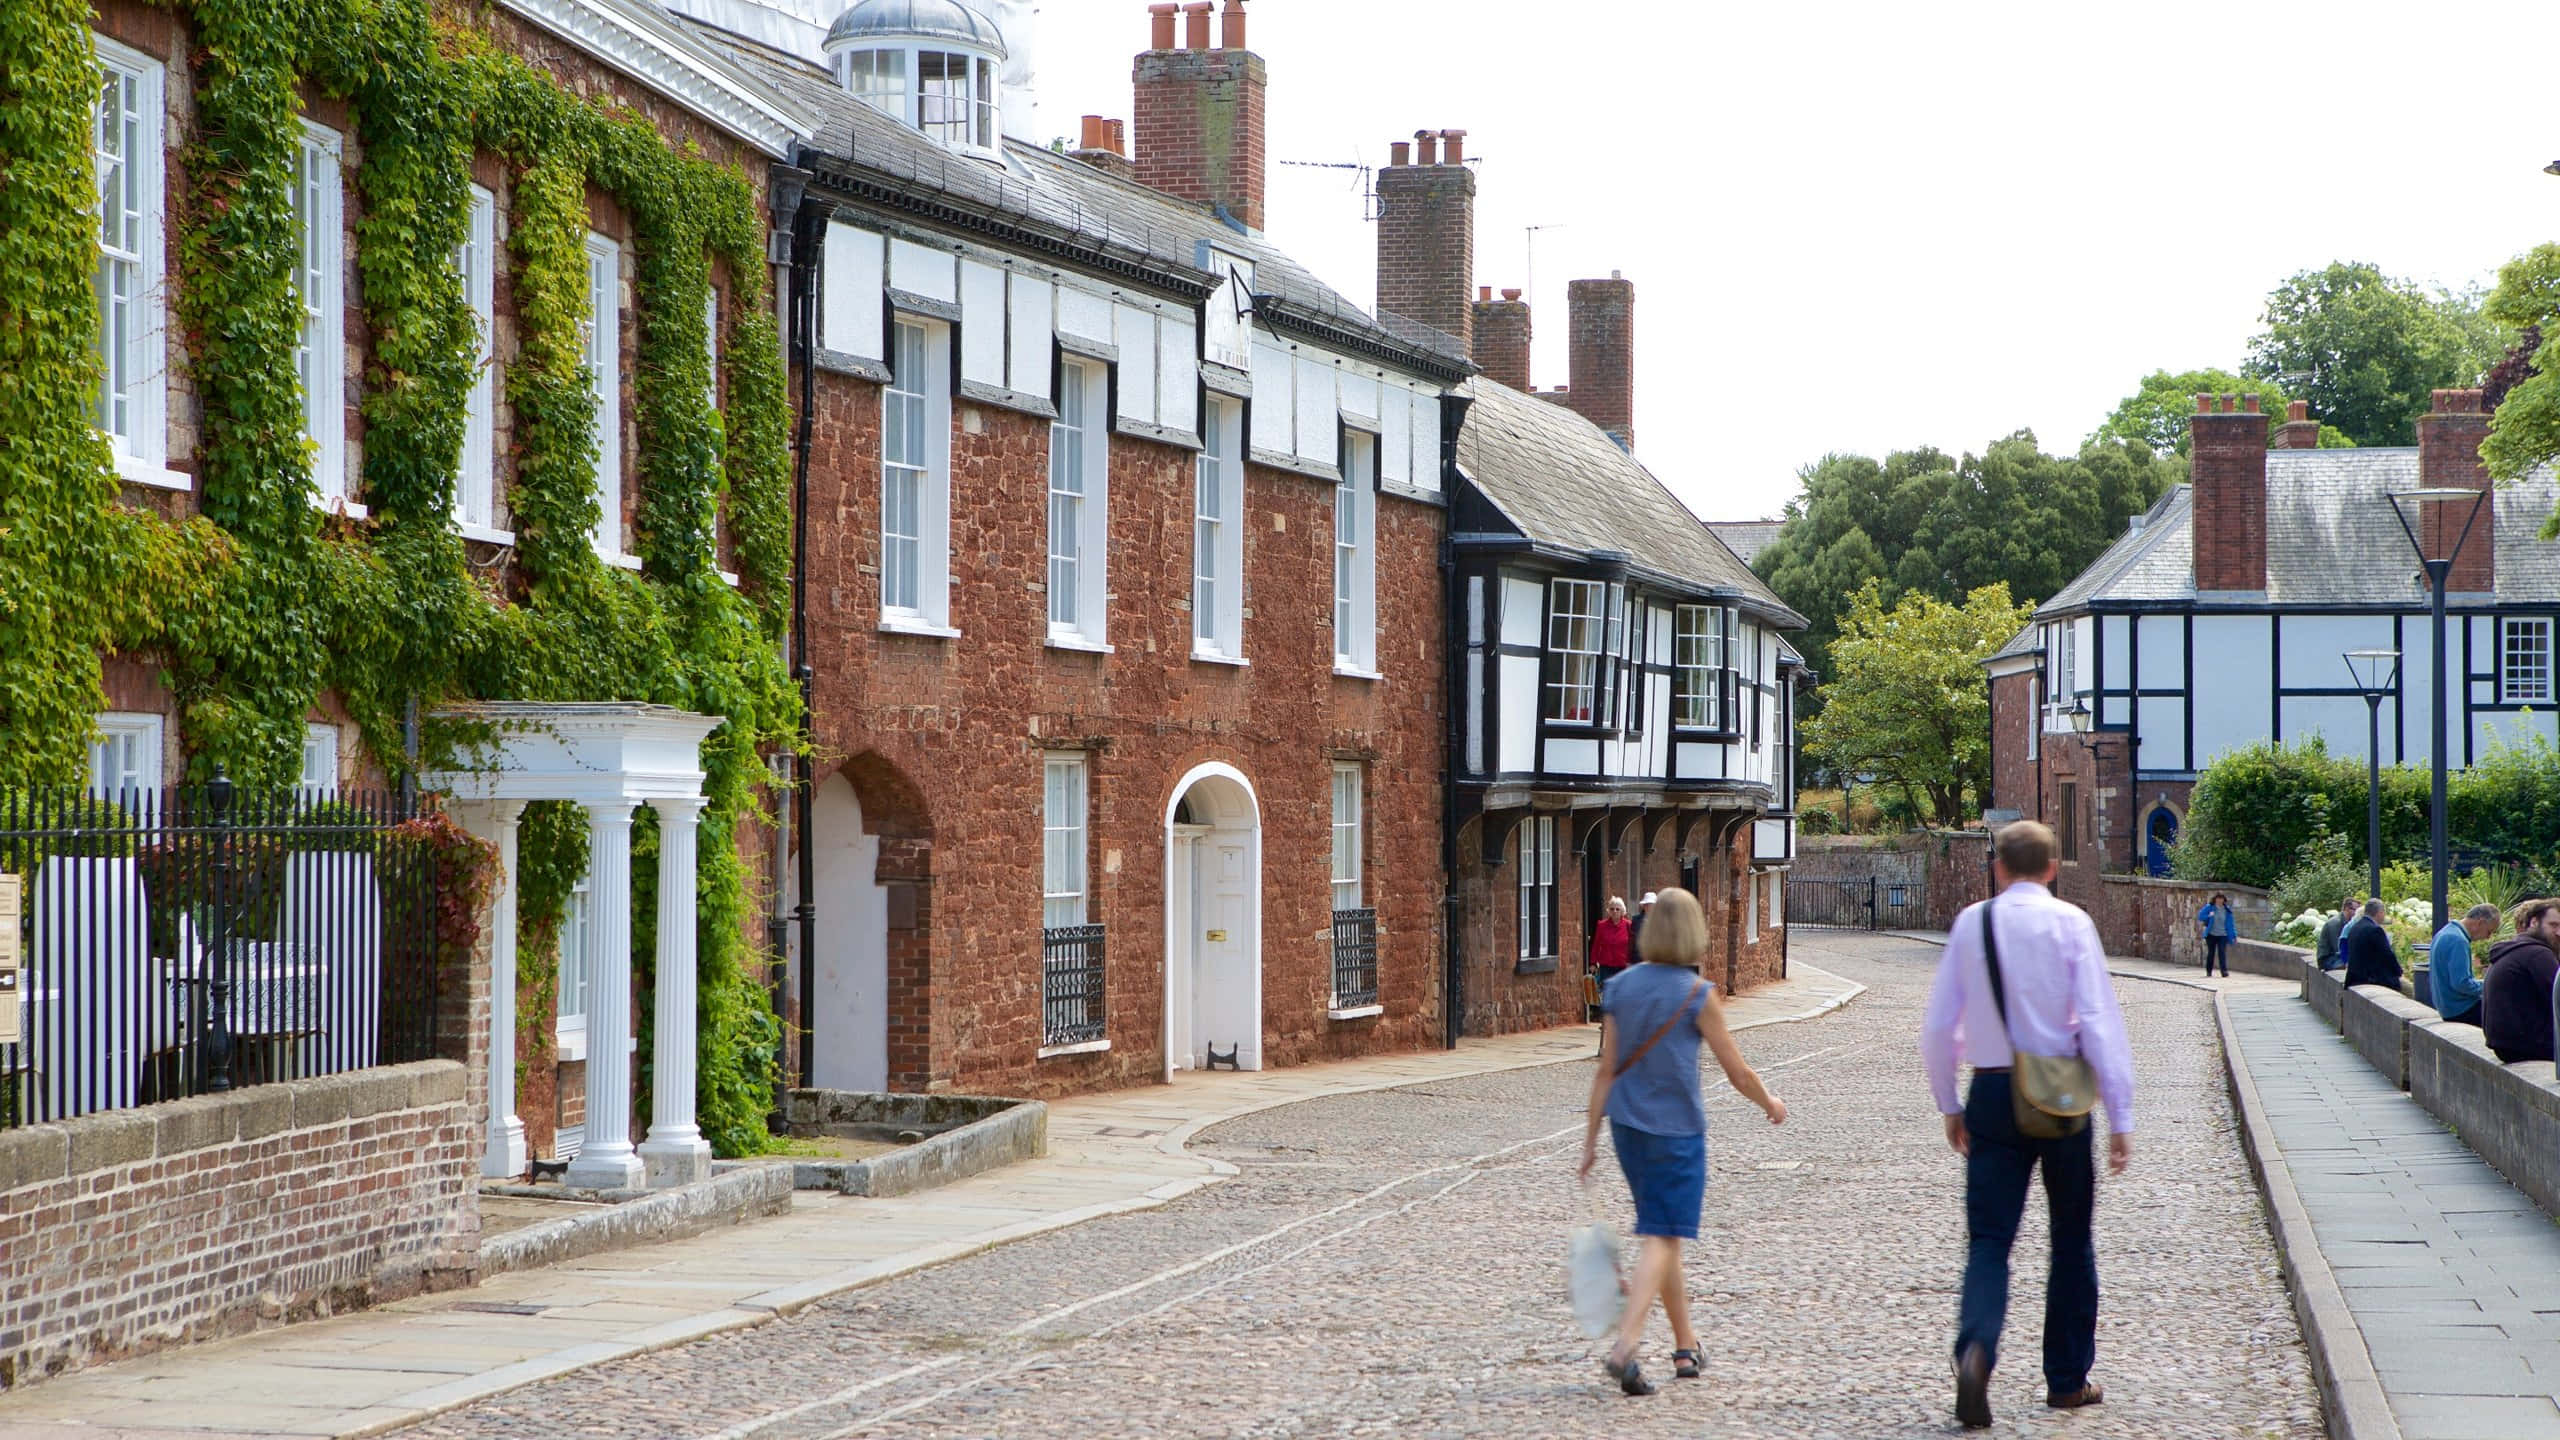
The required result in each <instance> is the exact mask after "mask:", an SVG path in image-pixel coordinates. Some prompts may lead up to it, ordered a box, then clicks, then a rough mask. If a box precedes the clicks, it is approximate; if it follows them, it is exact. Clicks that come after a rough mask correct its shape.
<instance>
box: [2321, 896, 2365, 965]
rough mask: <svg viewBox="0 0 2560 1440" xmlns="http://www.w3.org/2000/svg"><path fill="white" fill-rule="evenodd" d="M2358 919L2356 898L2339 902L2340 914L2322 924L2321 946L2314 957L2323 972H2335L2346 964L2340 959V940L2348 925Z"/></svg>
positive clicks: (2351, 897)
mask: <svg viewBox="0 0 2560 1440" xmlns="http://www.w3.org/2000/svg"><path fill="white" fill-rule="evenodd" d="M2355 918H2356V897H2354V896H2353V895H2350V896H2348V897H2347V898H2346V899H2344V900H2341V901H2339V902H2338V913H2337V914H2335V915H2332V916H2330V917H2329V918H2328V919H2326V920H2323V921H2321V922H2320V944H2319V949H2318V950H2317V951H2315V952H2314V956H2315V958H2316V959H2318V960H2319V962H2320V968H2321V969H2323V970H2335V969H2337V968H2338V967H2339V966H2340V965H2343V964H2345V963H2346V962H2345V961H2343V960H2341V959H2339V958H2338V939H2339V936H2340V934H2341V933H2342V932H2344V931H2345V930H2346V928H2347V923H2348V922H2349V921H2351V920H2353V919H2355Z"/></svg>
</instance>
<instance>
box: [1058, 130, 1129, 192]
mask: <svg viewBox="0 0 2560 1440" xmlns="http://www.w3.org/2000/svg"><path fill="white" fill-rule="evenodd" d="M1126 133H1127V132H1126V131H1124V130H1123V129H1122V128H1121V123H1120V122H1119V121H1117V120H1106V119H1104V118H1102V117H1101V116H1099V115H1087V116H1085V117H1084V126H1083V129H1082V131H1081V132H1080V134H1079V135H1078V137H1077V140H1076V148H1075V149H1073V150H1070V151H1068V152H1067V158H1069V159H1071V160H1081V161H1083V162H1084V163H1086V164H1087V165H1091V166H1093V167H1094V168H1095V169H1097V170H1108V171H1110V172H1111V173H1112V174H1114V175H1117V176H1119V177H1120V178H1121V179H1123V180H1132V179H1135V178H1137V167H1136V166H1134V165H1131V164H1130V163H1129V157H1128V156H1127V155H1126V154H1125V153H1123V151H1122V149H1121V147H1122V146H1123V145H1124V144H1126V143H1127V141H1126V139H1125V136H1126Z"/></svg>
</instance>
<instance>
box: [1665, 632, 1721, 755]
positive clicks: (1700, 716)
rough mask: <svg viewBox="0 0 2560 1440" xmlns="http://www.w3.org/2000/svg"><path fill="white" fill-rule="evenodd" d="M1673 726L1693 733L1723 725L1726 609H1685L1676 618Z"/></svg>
mask: <svg viewBox="0 0 2560 1440" xmlns="http://www.w3.org/2000/svg"><path fill="white" fill-rule="evenodd" d="M1672 627H1673V628H1672V640H1671V664H1672V698H1671V722H1672V723H1673V724H1674V725H1679V726H1682V727H1684V728H1688V729H1694V730H1716V729H1721V728H1723V725H1724V678H1723V672H1724V607H1723V606H1721V605H1683V606H1681V607H1680V609H1679V613H1678V614H1677V615H1676V616H1674V617H1673V622H1672Z"/></svg>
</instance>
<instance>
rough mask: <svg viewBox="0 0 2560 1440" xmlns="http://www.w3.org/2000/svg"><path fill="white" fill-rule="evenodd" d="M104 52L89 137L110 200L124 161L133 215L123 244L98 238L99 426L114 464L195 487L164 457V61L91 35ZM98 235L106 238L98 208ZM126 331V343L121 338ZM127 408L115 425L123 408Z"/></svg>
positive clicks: (152, 482) (101, 192)
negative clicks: (114, 294) (111, 107)
mask: <svg viewBox="0 0 2560 1440" xmlns="http://www.w3.org/2000/svg"><path fill="white" fill-rule="evenodd" d="M90 40H91V43H92V44H93V45H94V46H95V49H96V55H97V60H98V94H97V96H96V100H97V103H96V104H93V105H92V107H91V110H90V116H89V144H90V155H91V164H92V166H93V167H94V168H93V171H92V175H91V180H92V185H93V189H94V192H95V193H94V197H93V198H94V199H95V200H96V202H97V204H98V206H99V207H100V210H101V211H103V210H104V207H105V205H106V199H107V196H106V185H107V175H106V171H105V166H106V165H107V164H108V163H110V162H111V161H113V162H120V163H121V165H122V169H121V171H120V172H119V173H120V178H121V179H122V181H123V184H122V187H121V189H122V197H121V198H122V201H123V204H122V205H121V207H120V208H121V209H122V210H123V211H124V213H125V215H126V216H127V224H126V236H125V239H126V242H127V243H126V244H123V245H120V246H118V247H116V248H117V250H118V251H119V252H121V253H119V254H109V253H108V252H107V250H106V248H105V247H104V245H103V244H101V246H100V249H99V252H98V274H97V276H96V277H95V288H96V291H97V293H98V295H99V307H100V308H99V312H98V358H99V360H100V362H101V364H102V366H103V373H102V374H101V375H100V377H99V382H98V416H97V418H98V422H99V430H100V433H102V434H104V435H105V436H106V438H107V445H108V448H109V449H110V450H111V451H113V452H114V455H115V465H116V474H117V475H118V476H119V477H121V478H123V479H125V480H129V481H131V482H132V483H134V484H136V485H149V486H152V487H153V488H155V489H161V490H184V489H187V488H189V483H190V482H189V481H188V478H187V476H186V475H185V474H183V473H181V472H179V471H176V470H172V469H170V468H169V467H168V458H169V375H168V371H169V338H168V337H169V292H168V288H167V282H166V278H165V276H164V274H163V271H164V270H165V269H166V267H167V264H168V222H169V216H168V195H169V192H168V181H167V165H168V150H169V111H168V103H167V98H166V97H167V91H166V88H165V87H166V85H167V83H168V82H167V75H168V71H167V69H166V68H165V67H164V66H163V65H162V64H161V62H159V61H158V60H155V59H153V58H152V57H150V56H148V55H145V54H143V53H142V52H141V51H139V50H136V49H133V48H132V47H131V46H127V45H119V44H117V43H116V42H115V41H113V40H110V39H108V38H107V37H105V36H104V35H92V36H91V37H90ZM111 82H112V83H113V84H115V85H116V87H117V90H118V100H117V104H118V107H119V112H118V113H119V115H120V116H121V117H122V123H121V124H120V125H119V126H118V130H117V134H116V136H115V143H116V147H117V149H118V150H119V151H120V152H121V153H120V154H119V155H116V156H112V157H111V156H110V155H109V154H108V153H107V146H106V143H105V141H106V139H107V136H106V133H105V128H104V127H105V124H106V121H107V116H106V113H105V103H106V89H107V86H108V85H109V84H110V83H111ZM100 219H101V222H102V224H101V230H100V239H101V240H102V241H103V239H104V233H103V220H104V216H103V214H101V216H100ZM116 277H121V278H122V279H123V281H124V286H123V289H122V290H121V292H120V294H121V295H122V304H123V307H124V314H123V319H124V326H123V329H122V330H121V332H119V330H118V329H117V326H116V319H117V316H116V313H115V304H116V302H114V301H110V300H109V299H107V298H106V297H107V295H108V293H109V290H110V284H109V282H110V280H111V279H112V278H116ZM119 333H121V335H122V337H123V339H122V343H121V344H119V343H118V342H117V338H116V337H117V336H118V335H119ZM119 407H120V408H121V410H122V419H123V424H122V425H121V426H120V427H119V426H118V425H117V423H116V421H117V414H116V412H117V410H118V409H119Z"/></svg>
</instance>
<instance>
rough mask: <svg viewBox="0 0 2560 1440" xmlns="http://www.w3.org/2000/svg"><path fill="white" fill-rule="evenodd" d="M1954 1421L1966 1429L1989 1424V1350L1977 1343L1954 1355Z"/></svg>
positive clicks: (1982, 1428) (1980, 1428) (1986, 1428)
mask: <svg viewBox="0 0 2560 1440" xmlns="http://www.w3.org/2000/svg"><path fill="white" fill-rule="evenodd" d="M1956 1421H1957V1423H1959V1424H1961V1425H1963V1426H1964V1428H1966V1429H1967V1430H1988V1429H1990V1428H1991V1352H1989V1351H1987V1350H1985V1349H1983V1348H1982V1347H1981V1346H1979V1345H1968V1346H1966V1347H1965V1348H1964V1353H1963V1354H1960V1355H1958V1356H1957V1357H1956Z"/></svg>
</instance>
